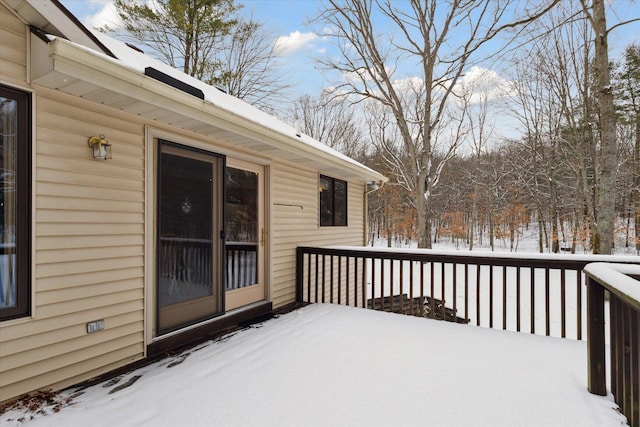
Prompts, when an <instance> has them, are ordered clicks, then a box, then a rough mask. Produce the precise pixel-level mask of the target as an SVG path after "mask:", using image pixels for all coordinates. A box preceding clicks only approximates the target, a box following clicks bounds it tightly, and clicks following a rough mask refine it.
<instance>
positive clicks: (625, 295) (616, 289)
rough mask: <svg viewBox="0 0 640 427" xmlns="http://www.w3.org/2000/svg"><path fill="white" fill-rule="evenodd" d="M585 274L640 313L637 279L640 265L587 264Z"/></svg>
mask: <svg viewBox="0 0 640 427" xmlns="http://www.w3.org/2000/svg"><path fill="white" fill-rule="evenodd" d="M584 272H585V274H586V275H587V276H588V277H590V278H592V279H593V280H596V281H597V282H598V283H600V284H601V285H602V286H603V287H604V288H605V289H607V290H608V291H609V292H611V293H612V294H615V295H616V296H617V297H618V298H620V299H621V300H623V301H625V302H626V303H627V304H628V305H630V306H631V307H633V308H635V309H636V310H637V311H640V280H637V279H636V278H635V277H640V265H635V264H609V263H602V262H596V263H591V264H587V265H586V266H585V268H584ZM634 276H635V277H634Z"/></svg>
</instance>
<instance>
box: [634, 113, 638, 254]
mask: <svg viewBox="0 0 640 427" xmlns="http://www.w3.org/2000/svg"><path fill="white" fill-rule="evenodd" d="M633 162H634V172H635V173H634V175H633V186H634V190H635V191H634V194H635V206H634V208H635V209H634V211H635V212H634V223H635V225H634V230H635V234H634V235H635V238H636V252H637V253H639V254H640V114H636V144H635V146H634V150H633Z"/></svg>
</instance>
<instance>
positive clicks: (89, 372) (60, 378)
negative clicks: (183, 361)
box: [3, 343, 143, 396]
mask: <svg viewBox="0 0 640 427" xmlns="http://www.w3.org/2000/svg"><path fill="white" fill-rule="evenodd" d="M142 356H143V353H142V349H141V345H140V344H138V343H136V344H132V345H129V346H126V347H123V348H120V349H112V351H109V352H108V353H103V354H101V355H98V356H95V357H93V358H89V359H87V360H84V361H82V362H81V363H77V364H75V365H72V366H66V367H64V368H62V369H56V370H52V371H50V372H48V373H47V376H46V378H47V380H48V382H46V383H44V384H43V382H42V381H43V380H42V378H41V377H29V374H30V372H29V370H28V368H22V369H20V370H18V371H19V372H18V374H17V375H16V377H17V378H20V376H21V375H23V374H22V372H24V373H25V374H24V375H26V376H25V378H24V379H23V380H21V381H20V380H18V381H17V382H14V383H12V384H9V385H7V386H6V387H5V388H3V393H6V395H8V396H19V395H21V394H24V393H27V392H30V391H32V390H35V389H38V388H55V389H60V388H63V387H68V386H71V385H73V384H76V383H78V381H80V380H83V379H87V378H91V377H94V376H97V375H100V374H103V373H106V372H109V371H111V370H113V369H115V368H118V367H121V366H124V365H126V364H127V363H130V362H133V361H135V360H139V359H142ZM96 366H99V367H100V368H98V369H96Z"/></svg>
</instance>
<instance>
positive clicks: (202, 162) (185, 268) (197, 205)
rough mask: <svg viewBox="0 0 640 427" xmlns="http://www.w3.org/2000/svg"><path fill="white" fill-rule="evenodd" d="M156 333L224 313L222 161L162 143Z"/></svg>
mask: <svg viewBox="0 0 640 427" xmlns="http://www.w3.org/2000/svg"><path fill="white" fill-rule="evenodd" d="M159 163H160V177H159V197H158V209H159V218H158V260H157V264H158V285H157V304H158V331H159V333H163V332H168V331H170V330H174V329H177V328H178V327H180V326H184V325H188V324H191V323H194V322H197V321H199V320H203V319H206V318H210V317H212V316H214V315H216V314H219V313H221V312H222V311H223V306H222V292H221V289H220V286H221V280H220V277H221V274H220V268H219V264H220V262H219V257H220V253H221V248H220V247H221V242H220V238H219V231H220V230H221V226H220V217H221V215H220V213H221V201H220V194H221V190H222V179H221V170H222V159H221V158H219V157H216V156H212V155H206V154H201V153H198V152H191V151H189V150H181V149H178V148H176V147H174V146H171V145H161V150H160V159H159Z"/></svg>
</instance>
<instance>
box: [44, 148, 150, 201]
mask: <svg viewBox="0 0 640 427" xmlns="http://www.w3.org/2000/svg"><path fill="white" fill-rule="evenodd" d="M88 148H89V147H87V152H90V151H89V149H88ZM98 166H100V167H98ZM103 166H104V167H103ZM97 169H102V170H103V171H105V172H107V171H108V172H110V173H112V174H113V176H109V177H102V176H96V175H95V174H96V172H98V170H97ZM36 179H37V180H38V181H46V182H57V183H61V184H76V185H91V186H92V187H106V188H121V189H124V190H137V189H139V188H144V186H143V184H144V171H143V170H135V169H127V168H114V167H113V165H112V164H111V163H110V162H97V161H93V160H92V159H81V160H76V159H60V158H55V157H49V156H45V155H40V156H38V162H37V164H36Z"/></svg>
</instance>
